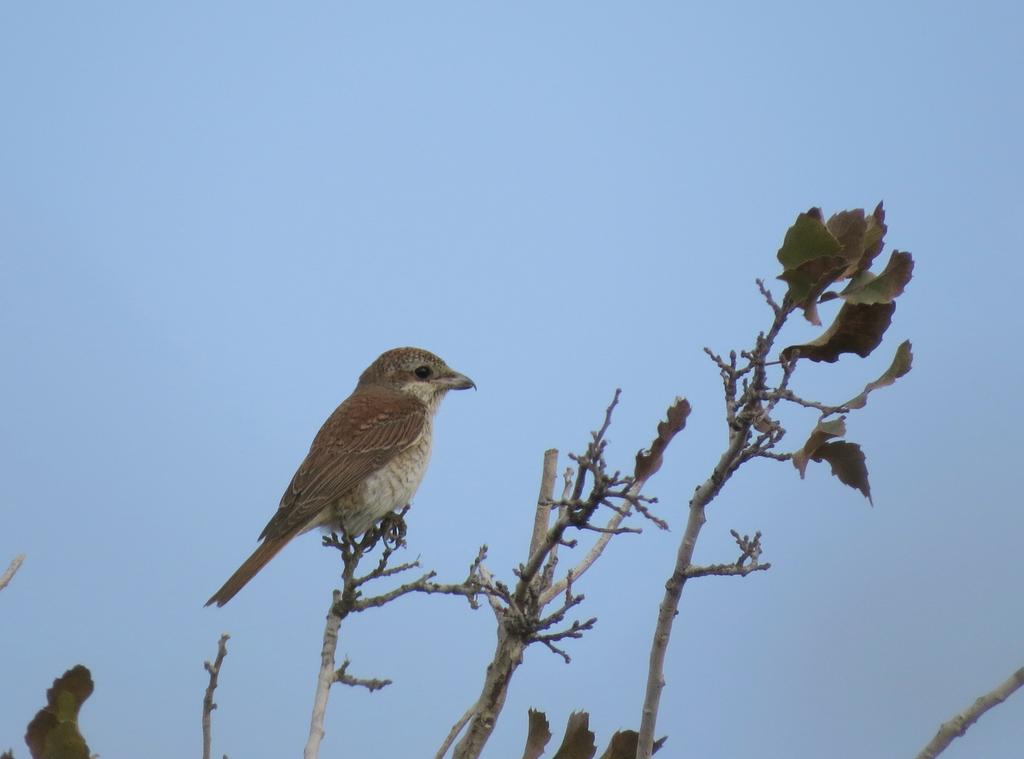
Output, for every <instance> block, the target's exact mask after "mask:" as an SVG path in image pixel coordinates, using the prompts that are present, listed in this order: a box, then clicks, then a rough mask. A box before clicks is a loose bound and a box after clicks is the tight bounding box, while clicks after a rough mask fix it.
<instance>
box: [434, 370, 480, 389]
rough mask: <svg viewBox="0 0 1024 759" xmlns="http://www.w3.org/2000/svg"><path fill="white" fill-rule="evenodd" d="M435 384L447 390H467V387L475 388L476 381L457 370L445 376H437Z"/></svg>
mask: <svg viewBox="0 0 1024 759" xmlns="http://www.w3.org/2000/svg"><path fill="white" fill-rule="evenodd" d="M437 384H439V385H441V387H445V388H448V389H449V390H468V389H469V388H473V389H474V390H476V383H475V382H474V381H473V380H471V379H470V378H469V377H467V376H466V375H465V374H459V373H458V372H452V373H451V374H449V375H448V376H447V377H438V379H437Z"/></svg>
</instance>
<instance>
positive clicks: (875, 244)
mask: <svg viewBox="0 0 1024 759" xmlns="http://www.w3.org/2000/svg"><path fill="white" fill-rule="evenodd" d="M866 221H867V228H866V229H865V230H864V253H863V255H861V259H860V263H859V264H858V265H857V269H856V271H851V272H850V273H849V274H848V275H847V276H853V275H854V274H856V273H857V272H858V271H866V270H867V269H869V268H871V264H872V262H873V261H874V260H875V259H876V258H878V254H879V253H881V252H882V248H883V247H884V246H885V233H886V232H887V231H889V228H888V227H887V226H886V225H885V209H884V208H883V207H882V203H881V202H879V203H878V205H877V206H875V210H874V212H873V213H872V214H871V215H870V216H869V217H868V218H867V219H866Z"/></svg>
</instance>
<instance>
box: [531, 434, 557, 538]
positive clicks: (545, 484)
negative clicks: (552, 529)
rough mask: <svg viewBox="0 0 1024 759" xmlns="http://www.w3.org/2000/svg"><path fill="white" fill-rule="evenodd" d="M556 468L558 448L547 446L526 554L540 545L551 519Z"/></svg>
mask: <svg viewBox="0 0 1024 759" xmlns="http://www.w3.org/2000/svg"><path fill="white" fill-rule="evenodd" d="M557 469H558V450H557V449H555V448H549V449H548V450H546V451H544V465H543V469H542V471H541V476H540V493H538V495H537V511H536V513H535V514H534V517H533V533H532V534H531V535H530V550H529V554H528V555H533V552H534V551H536V550H537V548H538V547H539V546H540V544H541V541H542V540H544V533H545V532H547V529H548V522H550V521H551V499H552V496H553V495H554V492H555V474H556V470H557Z"/></svg>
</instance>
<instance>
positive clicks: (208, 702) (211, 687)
mask: <svg viewBox="0 0 1024 759" xmlns="http://www.w3.org/2000/svg"><path fill="white" fill-rule="evenodd" d="M230 638H231V636H230V635H228V634H227V633H224V634H223V635H221V636H220V640H219V641H217V657H216V658H215V659H214V660H213V664H210V662H208V661H204V662H203V668H204V669H205V670H206V671H207V672H208V673H209V675H210V682H209V683H207V685H206V694H205V695H204V696H203V759H210V744H211V743H212V740H213V736H212V729H211V723H212V716H211V715H212V714H213V710H214V709H216V708H217V704H215V703H214V701H213V692H214V691H215V690H217V677H218V676H219V675H220V666H221V665H222V664H223V663H224V657H225V656H227V655H228V640H229V639H230Z"/></svg>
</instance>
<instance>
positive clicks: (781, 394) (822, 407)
mask: <svg viewBox="0 0 1024 759" xmlns="http://www.w3.org/2000/svg"><path fill="white" fill-rule="evenodd" d="M790 363H795V362H790ZM776 395H777V397H778V398H780V399H781V400H784V401H789V402H790V403H795V404H796V405H798V406H803V407H804V408H811V409H815V410H816V411H820V412H821V415H822V416H830V415H832V414H848V413H849V412H850V409H848V408H847V407H846V406H828V405H826V404H824V403H819V402H818V401H809V400H807V399H806V398H801V397H800V396H799V395H797V394H796V393H794V392H793V391H792V390H788V389H783V390H780V391H778V392H777V393H776Z"/></svg>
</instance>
